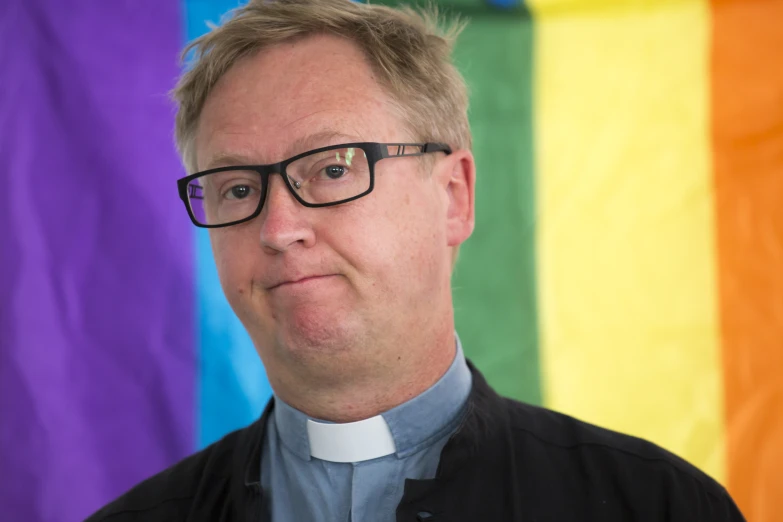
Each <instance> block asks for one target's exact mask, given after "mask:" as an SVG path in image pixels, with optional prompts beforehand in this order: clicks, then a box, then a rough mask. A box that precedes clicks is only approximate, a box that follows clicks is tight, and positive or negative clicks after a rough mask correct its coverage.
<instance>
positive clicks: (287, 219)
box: [260, 174, 315, 254]
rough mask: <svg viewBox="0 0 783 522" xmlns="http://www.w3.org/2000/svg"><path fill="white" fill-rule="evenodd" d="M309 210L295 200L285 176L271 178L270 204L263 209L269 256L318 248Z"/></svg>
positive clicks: (263, 233) (263, 238)
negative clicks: (296, 249) (286, 183)
mask: <svg viewBox="0 0 783 522" xmlns="http://www.w3.org/2000/svg"><path fill="white" fill-rule="evenodd" d="M308 210H311V209H308V208H306V207H304V206H303V205H301V204H300V203H299V202H298V201H296V200H295V199H294V197H293V196H292V195H291V193H290V192H289V191H288V187H286V185H285V182H284V181H283V178H282V176H280V175H278V174H272V175H271V176H269V186H268V187H267V193H266V201H264V207H263V208H262V209H261V216H260V218H261V237H260V239H261V245H262V246H263V248H264V251H266V252H267V253H268V254H276V253H279V252H285V251H286V250H289V249H290V248H292V247H294V246H296V245H299V246H303V247H311V246H313V245H314V244H315V232H314V231H313V228H312V226H311V223H310V221H309V220H308V219H307V217H308V216H307V214H309V212H307V211H308Z"/></svg>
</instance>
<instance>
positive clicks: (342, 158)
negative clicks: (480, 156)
mask: <svg viewBox="0 0 783 522" xmlns="http://www.w3.org/2000/svg"><path fill="white" fill-rule="evenodd" d="M432 152H445V153H446V154H451V148H450V147H449V146H448V145H445V144H442V143H345V144H342V145H333V146H331V147H321V148H320V149H315V150H311V151H308V152H304V153H302V154H299V155H297V156H294V157H293V158H289V159H287V160H284V161H281V162H280V163H275V164H273V165H242V166H234V167H219V168H216V169H209V170H205V171H203V172H197V173H195V174H191V175H190V176H186V177H184V178H182V179H179V180H177V188H178V190H179V197H180V198H181V199H182V201H183V202H184V203H185V207H186V208H187V211H188V215H189V216H190V220H191V221H193V224H195V225H196V226H198V227H203V228H219V227H227V226H230V225H236V224H238V223H243V222H245V221H249V220H251V219H253V218H255V217H256V216H258V215H259V214H260V213H261V208H262V207H263V206H264V200H265V199H266V193H267V189H268V187H269V176H270V175H272V174H276V173H277V174H280V175H281V176H282V177H283V181H285V185H286V187H288V191H289V192H290V193H291V194H292V195H293V196H294V198H295V199H296V200H297V201H298V202H299V203H301V204H302V205H304V206H305V207H330V206H333V205H340V204H342V203H347V202H349V201H353V200H355V199H359V198H361V197H363V196H366V195H367V194H369V193H370V192H372V189H373V187H374V186H375V164H376V163H377V162H379V161H380V160H382V159H384V158H399V157H405V156H422V155H424V154H429V153H432Z"/></svg>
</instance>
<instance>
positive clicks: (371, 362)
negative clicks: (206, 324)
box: [195, 36, 472, 385]
mask: <svg viewBox="0 0 783 522" xmlns="http://www.w3.org/2000/svg"><path fill="white" fill-rule="evenodd" d="M412 138H413V137H412V136H411V135H410V133H409V132H408V131H406V129H405V126H404V125H403V124H402V122H401V120H400V119H399V118H398V117H397V116H396V115H395V112H394V110H393V109H392V105H391V102H390V99H389V97H388V96H387V95H386V94H385V92H384V91H383V90H382V89H381V87H380V86H379V85H378V84H377V83H376V82H375V80H374V78H373V74H372V72H371V69H370V68H369V66H368V65H367V64H366V62H365V60H364V58H363V56H362V54H361V52H360V51H359V50H358V49H357V48H356V47H355V46H354V45H353V44H352V43H349V42H348V41H346V40H343V39H338V38H336V37H330V36H314V37H309V38H306V39H303V40H299V41H295V42H292V43H286V44H282V45H279V46H276V47H273V48H271V49H268V50H265V51H263V52H261V53H260V54H258V55H256V56H252V57H249V58H246V59H244V60H242V61H240V62H239V63H237V64H236V65H234V66H233V67H232V68H231V69H230V70H229V71H228V72H227V73H226V74H225V75H224V76H223V77H222V78H221V80H220V81H219V82H218V84H217V86H216V87H215V89H214V90H213V92H212V93H211V94H210V96H209V98H208V99H207V102H206V104H205V106H204V109H203V112H202V115H201V120H200V124H199V128H198V132H197V135H196V142H195V145H196V150H197V158H196V159H197V165H198V168H199V169H200V170H205V169H209V168H213V167H219V166H227V165H240V164H268V163H275V162H278V161H281V160H283V159H286V158H288V157H291V156H293V155H295V154H299V153H301V152H305V151H307V150H310V149H314V148H317V147H322V146H327V145H336V144H339V143H347V142H360V141H377V142H398V143H399V142H412V141H415V140H413V139H412ZM432 159H434V161H432V162H425V161H424V160H423V159H422V158H417V157H412V158H388V159H384V160H382V161H380V162H378V163H377V165H376V169H375V188H374V190H373V192H372V193H371V194H369V195H368V196H365V197H363V198H361V199H358V200H356V201H353V202H349V203H346V204H343V205H338V206H334V207H325V208H307V207H304V206H302V205H300V204H299V203H298V202H297V201H296V200H295V199H294V198H293V197H292V195H291V194H290V193H289V192H288V191H287V189H286V187H285V186H284V183H283V180H282V179H281V177H280V176H279V175H277V174H275V175H272V176H271V177H270V186H269V190H268V193H267V197H266V202H265V203H264V207H263V210H262V212H261V215H260V216H258V217H257V218H256V219H254V220H252V221H250V222H247V223H243V224H239V225H234V226H231V227H228V228H223V229H215V230H212V231H211V240H212V247H213V252H214V256H215V260H216V262H217V267H218V272H219V275H220V280H221V283H222V286H223V290H224V292H225V294H226V296H227V298H228V301H229V302H230V304H231V306H232V307H233V309H234V311H235V312H236V314H237V315H238V316H239V318H240V319H241V321H242V322H243V324H244V325H245V327H246V328H247V329H248V332H249V333H250V335H251V337H252V338H253V341H254V343H255V345H256V347H257V349H258V350H259V353H260V355H261V357H262V359H263V361H264V364H265V365H266V367H267V370H268V373H269V374H270V378H272V374H273V373H275V371H276V368H281V367H289V368H290V367H291V365H294V366H297V365H299V366H300V367H306V368H309V369H310V370H312V369H313V368H316V369H317V371H316V373H317V374H319V375H320V374H322V375H323V376H324V377H326V376H331V377H333V378H340V375H341V374H344V373H349V372H357V371H365V372H372V371H373V369H374V370H377V371H381V370H382V369H383V368H388V366H389V365H390V364H393V361H395V360H400V358H402V357H404V356H405V347H406V344H407V343H406V337H407V338H408V339H412V338H415V337H416V336H417V335H419V334H420V333H428V332H432V331H433V330H437V329H442V328H444V324H443V322H444V319H443V317H444V316H445V315H447V314H451V294H450V288H449V284H450V283H449V280H450V273H451V247H452V246H455V245H457V244H459V242H461V241H462V240H464V239H465V237H467V235H466V234H465V232H464V231H463V232H462V235H463V236H464V237H461V236H460V233H459V231H458V232H457V234H456V235H455V232H454V230H453V228H454V227H453V226H450V225H449V218H448V215H449V213H450V208H451V206H452V205H453V199H454V197H453V195H450V189H449V188H448V185H449V182H448V180H449V178H450V176H451V173H452V172H453V170H454V165H460V160H459V159H454V158H452V157H447V156H444V155H443V154H442V153H437V154H436V155H435V156H434V158H432ZM463 163H464V160H463ZM433 165H434V167H433ZM471 165H472V163H471ZM430 169H431V170H432V173H431V174H430V173H429V170H430ZM425 170H427V172H424V171H425ZM470 191H471V196H472V186H471V187H470ZM469 228H471V229H472V206H471V215H470V227H469ZM469 233H470V231H469V230H468V231H467V234H469ZM273 385H274V382H273Z"/></svg>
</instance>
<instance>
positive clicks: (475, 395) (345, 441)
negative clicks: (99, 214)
mask: <svg viewBox="0 0 783 522" xmlns="http://www.w3.org/2000/svg"><path fill="white" fill-rule="evenodd" d="M435 22H436V21H435V20H434V19H433V18H432V17H427V16H421V15H417V14H416V13H414V12H412V11H407V10H400V11H396V10H393V9H390V8H384V7H378V6H370V5H366V4H359V3H353V2H350V1H348V0H287V1H282V0H278V1H274V0H273V1H263V0H259V1H253V2H251V3H250V4H249V5H248V6H246V7H244V8H242V9H239V10H238V11H237V12H236V13H235V14H234V16H233V18H232V19H231V20H229V21H228V22H226V23H225V24H224V25H223V26H222V27H221V28H219V29H216V30H215V31H213V32H212V33H210V34H208V35H206V36H205V37H203V38H202V39H200V40H198V41H197V42H195V44H194V45H193V49H194V50H195V65H194V66H193V68H192V69H191V70H190V71H189V72H187V73H186V74H185V75H184V76H183V78H182V79H181V81H180V83H179V85H178V87H177V89H176V91H175V97H176V99H177V101H178V103H179V112H178V115H177V143H178V146H179V149H180V152H181V154H182V156H183V161H184V163H185V165H186V167H187V169H188V171H189V172H190V173H192V174H190V175H189V176H187V177H185V178H183V179H182V180H180V181H179V191H180V196H181V198H182V200H183V201H184V202H185V205H186V209H187V211H188V213H189V215H190V217H191V219H192V220H193V222H194V223H195V224H196V225H198V226H203V227H209V228H210V231H211V232H210V233H211V241H212V246H213V252H214V256H215V259H216V262H217V267H218V271H219V274H220V279H221V283H222V286H223V290H224V292H225V294H226V296H227V297H228V300H229V302H230V303H231V305H232V307H233V309H234V311H235V312H236V314H237V315H238V316H239V318H240V319H241V320H242V323H243V324H244V326H245V327H246V328H247V330H248V332H249V333H250V336H251V338H252V339H253V341H254V344H255V346H256V348H257V350H258V352H259V355H260V356H261V358H262V360H263V363H264V366H265V368H266V370H267V374H268V376H269V381H270V383H271V385H272V388H273V390H274V398H273V400H272V401H270V403H269V405H268V406H267V408H266V410H265V412H264V414H263V416H262V418H261V419H260V420H259V421H257V422H255V423H254V424H252V425H251V426H250V427H248V428H245V429H243V430H239V431H237V432H234V433H232V434H229V435H228V436H227V437H226V438H224V439H223V440H221V441H220V442H218V443H216V444H214V445H212V446H210V447H209V448H207V449H205V450H203V451H201V452H199V453H197V454H195V455H193V456H191V457H189V458H187V459H185V460H184V461H182V462H180V463H179V464H177V465H175V466H173V467H172V468H170V469H168V470H166V471H164V472H162V473H161V474H159V475H157V476H155V477H153V478H151V479H149V480H147V481H145V482H144V483H142V484H140V485H139V486H137V487H136V488H134V489H132V490H131V491H130V492H128V493H127V494H125V495H124V496H123V497H121V498H120V499H118V500H117V501H115V502H114V503H112V504H110V505H109V506H107V507H105V508H104V509H102V510H101V511H99V512H98V513H96V514H95V515H93V517H91V518H90V520H96V521H98V520H104V521H121V520H122V521H125V520H128V521H131V520H145V521H147V520H149V521H157V520H160V521H164V520H165V521H186V520H187V521H207V520H209V521H228V520H232V521H233V520H247V521H250V520H253V521H258V520H262V521H266V520H273V521H275V522H285V521H311V520H326V521H331V520H339V521H346V520H354V521H392V520H398V521H424V520H428V521H478V520H480V521H483V520H488V521H489V520H520V521H521V520H553V521H560V520H602V521H613V520H623V521H627V520H645V521H646V520H650V521H652V520H656V521H657V520H683V521H686V520H687V521H702V520H703V521H707V520H709V521H722V520H726V521H728V520H742V516H741V515H740V513H739V511H738V510H737V508H736V507H735V505H734V504H733V502H732V501H731V499H730V498H729V496H728V494H727V493H726V491H725V490H724V489H723V488H722V487H721V486H719V485H718V484H717V483H715V482H714V481H713V480H711V479H710V478H708V477H707V476H706V475H704V474H703V473H701V472H699V471H698V470H697V469H695V468H694V467H692V466H690V465H688V464H687V463H685V462H683V461H682V460H680V459H678V458H676V457H674V456H673V455H671V454H669V453H667V452H665V451H663V450H661V449H660V448H657V447H655V446H654V445H652V444H649V443H647V442H644V441H641V440H638V439H634V438H631V437H627V436H623V435H620V434H616V433H612V432H608V431H605V430H602V429H600V428H596V427H593V426H590V425H587V424H584V423H581V422H579V421H576V420H574V419H571V418H569V417H566V416H563V415H560V414H556V413H554V412H550V411H546V410H543V409H540V408H536V407H532V406H529V405H524V404H521V403H518V402H515V401H511V400H509V399H504V398H501V397H499V396H497V395H496V394H495V393H494V392H493V391H492V390H491V389H490V388H489V386H488V385H487V383H486V382H485V381H484V379H483V378H482V376H481V374H480V373H479V372H478V370H476V369H475V368H474V367H473V366H471V365H470V364H469V363H468V362H466V360H465V357H464V355H463V352H462V348H461V345H460V343H459V340H458V338H457V336H456V334H455V330H454V316H453V307H452V298H451V289H450V278H451V271H452V267H453V263H454V260H455V258H456V253H457V249H458V247H459V245H460V244H461V243H462V242H463V241H465V240H466V239H467V238H468V236H469V235H470V234H471V232H472V230H473V226H474V179H475V170H474V161H473V157H472V155H471V153H470V146H471V137H470V131H469V129H468V124H467V114H466V113H467V96H466V92H465V86H464V83H463V81H462V79H461V77H460V76H459V74H458V72H457V71H456V69H455V68H454V66H453V65H452V64H451V63H450V58H449V55H450V50H451V45H452V40H453V38H454V37H455V36H456V31H452V32H451V33H449V34H445V35H444V34H441V33H439V32H438V30H437V28H436V25H435ZM488 327H491V325H488Z"/></svg>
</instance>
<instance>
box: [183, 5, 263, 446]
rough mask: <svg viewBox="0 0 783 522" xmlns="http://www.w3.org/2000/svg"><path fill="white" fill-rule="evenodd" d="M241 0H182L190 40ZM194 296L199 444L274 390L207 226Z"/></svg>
mask: <svg viewBox="0 0 783 522" xmlns="http://www.w3.org/2000/svg"><path fill="white" fill-rule="evenodd" d="M241 3H243V2H240V1H238V0H184V6H183V7H184V13H185V34H186V37H187V39H188V41H190V40H192V39H194V38H196V37H198V36H201V35H202V34H204V33H206V32H207V31H208V30H209V26H208V23H215V24H216V23H218V22H219V21H220V19H221V17H222V16H223V14H225V13H226V12H227V11H228V10H230V9H233V8H235V7H237V6H238V5H240V4H241ZM194 240H195V244H196V301H197V310H198V329H199V332H198V337H197V339H198V350H199V360H198V362H199V370H198V371H199V376H198V381H197V382H198V385H197V386H198V390H197V397H198V399H197V400H198V404H197V415H196V419H197V420H196V422H197V427H196V434H197V436H196V443H197V445H198V447H199V448H202V447H204V446H207V445H209V444H211V443H212V442H214V441H216V440H218V439H219V438H221V437H222V436H223V435H225V434H226V433H228V432H229V431H232V430H235V429H237V428H241V427H243V426H245V425H247V424H249V423H250V422H252V421H253V420H255V419H256V418H257V417H258V415H259V414H260V412H261V410H262V408H263V406H264V404H266V402H267V400H269V397H270V395H271V393H272V390H271V388H270V387H269V381H268V380H267V378H266V373H265V372H264V368H263V366H262V364H261V361H260V359H259V358H258V354H257V353H256V351H255V348H254V347H253V344H252V342H251V341H250V338H249V337H248V335H247V332H246V331H245V329H244V327H243V326H242V324H241V323H240V322H239V319H237V317H236V315H234V312H233V311H232V310H231V308H230V306H229V304H228V302H227V301H226V298H225V296H224V294H223V290H222V289H221V287H220V281H219V280H218V275H217V269H216V267H215V261H214V259H213V257H212V249H211V246H210V243H209V234H208V233H207V231H206V230H200V229H199V230H196V232H195V238H194Z"/></svg>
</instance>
